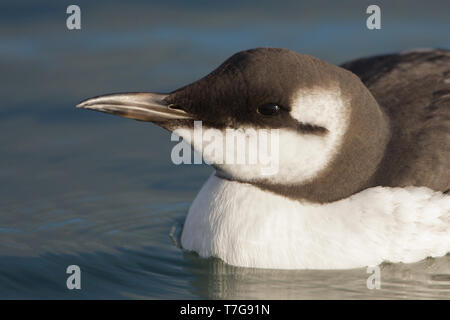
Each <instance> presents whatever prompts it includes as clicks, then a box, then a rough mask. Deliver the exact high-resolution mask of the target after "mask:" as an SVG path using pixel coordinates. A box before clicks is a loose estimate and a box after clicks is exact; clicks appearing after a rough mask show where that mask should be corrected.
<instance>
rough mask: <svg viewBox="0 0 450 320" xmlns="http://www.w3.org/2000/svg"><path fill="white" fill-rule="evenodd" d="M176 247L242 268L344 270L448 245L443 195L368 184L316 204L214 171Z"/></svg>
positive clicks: (447, 204) (417, 256)
mask: <svg viewBox="0 0 450 320" xmlns="http://www.w3.org/2000/svg"><path fill="white" fill-rule="evenodd" d="M181 242H182V246H183V247H184V248H185V249H187V250H192V251H196V252H197V253H199V254H200V256H202V257H210V256H214V257H218V258H221V259H222V260H224V261H225V262H227V263H229V264H232V265H235V266H243V267H258V268H277V269H347V268H357V267H363V266H369V265H377V264H379V263H381V262H383V261H391V262H405V263H411V262H415V261H419V260H422V259H424V258H426V257H428V256H433V257H435V256H443V255H445V254H446V253H447V252H449V251H450V196H447V195H444V194H442V193H440V192H434V191H432V190H430V189H428V188H415V187H408V188H382V187H376V188H371V189H367V190H365V191H362V192H360V193H358V194H355V195H353V196H351V197H349V198H347V199H343V200H340V201H337V202H333V203H329V204H324V205H319V204H311V203H307V202H299V201H295V200H290V199H287V198H285V197H283V196H279V195H276V194H273V193H269V192H265V191H262V190H260V189H259V188H257V187H254V186H252V185H250V184H245V183H239V182H232V181H228V180H223V179H220V178H218V177H216V176H215V175H214V174H213V175H212V176H211V177H210V178H209V180H208V181H207V182H206V183H205V185H204V186H203V188H202V189H201V191H200V193H199V194H198V196H197V198H196V199H195V201H194V202H193V204H192V206H191V208H190V209H189V213H188V216H187V218H186V222H185V225H184V229H183V234H182V239H181Z"/></svg>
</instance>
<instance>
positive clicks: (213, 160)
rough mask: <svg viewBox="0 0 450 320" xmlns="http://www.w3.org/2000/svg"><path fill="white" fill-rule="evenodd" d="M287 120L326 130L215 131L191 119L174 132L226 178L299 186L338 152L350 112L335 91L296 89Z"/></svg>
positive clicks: (244, 128) (312, 177)
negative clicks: (321, 131) (187, 124)
mask: <svg viewBox="0 0 450 320" xmlns="http://www.w3.org/2000/svg"><path fill="white" fill-rule="evenodd" d="M291 116H292V117H293V118H295V119H297V120H298V121H299V122H301V123H304V124H309V125H316V126H321V127H325V128H326V129H327V130H328V132H327V133H326V134H323V135H318V134H314V133H304V132H301V131H297V130H294V129H254V128H251V127H243V128H239V129H232V128H226V129H214V128H205V127H202V126H201V121H196V122H195V123H194V128H193V129H192V128H178V129H177V130H174V132H173V133H174V134H176V135H178V136H180V137H182V138H183V139H184V141H185V142H187V143H188V144H190V145H191V146H193V148H194V150H195V151H196V152H197V155H196V156H197V157H198V156H199V155H200V156H201V157H202V158H203V159H204V161H205V162H206V163H207V164H212V165H215V167H217V168H218V169H220V170H221V171H222V172H223V173H225V174H226V175H227V176H228V177H229V178H233V179H236V180H239V181H245V182H258V181H261V182H262V181H269V182H271V183H274V184H284V185H289V184H299V183H304V182H308V181H310V180H312V179H314V177H316V176H317V175H318V174H319V173H320V171H321V170H323V169H324V168H326V166H327V164H328V163H329V162H330V161H331V160H332V159H333V157H334V155H335V154H336V153H337V152H338V150H339V147H340V145H341V143H342V139H343V136H344V134H345V132H346V130H347V126H348V122H349V120H348V119H349V109H348V104H347V103H346V102H345V101H344V100H343V99H342V96H341V92H340V90H339V88H337V89H333V90H331V89H330V90H325V89H314V90H309V91H305V90H301V91H299V93H298V95H297V97H296V99H294V103H293V105H292V111H291ZM172 140H173V141H175V140H174V139H172ZM194 158H195V156H194ZM194 161H195V159H194ZM194 163H199V162H194Z"/></svg>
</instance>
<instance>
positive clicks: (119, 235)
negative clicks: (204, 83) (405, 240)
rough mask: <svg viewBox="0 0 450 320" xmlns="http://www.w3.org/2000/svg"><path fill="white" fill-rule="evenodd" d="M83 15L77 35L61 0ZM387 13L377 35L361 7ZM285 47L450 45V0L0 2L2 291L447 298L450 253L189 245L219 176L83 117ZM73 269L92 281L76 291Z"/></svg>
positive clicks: (149, 132)
mask: <svg viewBox="0 0 450 320" xmlns="http://www.w3.org/2000/svg"><path fill="white" fill-rule="evenodd" d="M71 4H77V5H78V6H79V7H80V8H81V27H82V29H81V30H68V29H67V27H66V19H67V17H68V14H66V8H67V7H68V6H69V5H71ZM370 4H377V5H379V6H380V8H381V26H382V29H381V30H368V29H367V28H366V19H367V17H368V16H369V15H368V14H366V8H367V7H368V5H370ZM254 47H282V48H287V49H291V50H295V51H298V52H302V53H307V54H310V55H313V56H316V57H318V58H321V59H323V60H326V61H328V62H330V63H334V64H340V63H343V62H345V61H348V60H351V59H355V58H360V57H364V56H370V55H376V54H383V53H391V52H397V51H403V50H409V49H413V48H438V47H439V48H447V49H449V48H450V2H449V1H435V0H433V1H395V2H394V1H376V2H372V1H323V0H315V1H268V0H260V1H243V0H239V1H238V0H236V1H235V0H230V1H220V2H219V1H206V0H202V1H181V0H175V1H174V0H171V1H167V0H166V1H137V0H134V1H126V2H125V1H81V0H79V1H76V2H69V1H44V0H41V1H36V0H27V1H26V0H24V1H8V0H6V1H2V2H1V3H0V70H1V78H0V98H1V100H0V298H3V299H5V298H6V299H9V298H33V299H46V298H61V299H66V298H67V299H71V298H88V299H90V298H172V299H173V298H188V299H199V298H200V299H208V298H219V299H220V298H228V299H233V298H239V299H247V298H249V299H251V298H253V299H258V298H265V299H277V298H279V299H301V298H322V299H327V298H355V297H357V298H410V297H415V298H422V297H425V298H429V297H434V298H449V297H450V274H449V271H448V265H449V262H450V259H449V256H447V257H444V258H440V259H429V260H426V261H423V262H421V263H419V264H415V265H390V264H386V265H383V270H382V276H383V281H384V282H383V283H382V289H381V290H368V289H367V287H366V279H367V277H368V275H367V274H366V272H365V270H349V271H320V272H318V271H272V270H258V269H243V268H235V267H231V266H228V265H225V264H224V263H222V262H221V261H220V260H217V259H201V258H199V257H198V256H197V255H195V254H192V253H188V252H184V251H183V250H182V249H181V248H180V247H179V235H180V231H181V228H182V223H183V221H184V217H185V215H186V213H187V209H188V207H189V204H190V202H191V201H192V200H193V198H194V197H195V195H196V193H197V192H198V190H199V189H200V187H201V185H202V184H203V182H204V181H205V180H206V178H207V177H208V175H209V174H210V173H211V172H212V169H211V168H209V167H207V166H204V165H201V166H200V165H195V166H193V165H190V166H187V165H186V166H176V165H174V164H172V162H171V161H170V150H171V148H172V147H173V145H174V142H171V141H170V135H169V133H167V132H165V131H164V130H162V129H160V128H158V127H156V126H154V125H152V124H149V123H140V122H136V121H131V120H126V119H121V118H115V117H112V116H108V115H105V114H100V113H95V112H89V111H86V110H77V109H75V105H76V104H77V103H78V102H79V101H81V100H83V99H85V98H88V97H91V96H96V95H100V94H105V93H111V92H121V91H157V92H168V91H172V90H174V89H177V88H178V87H181V86H183V85H185V84H187V83H190V82H193V81H195V80H197V79H199V78H201V77H202V76H204V75H206V74H207V73H209V72H210V71H212V69H214V68H215V67H217V66H218V65H219V64H220V63H221V62H223V60H225V59H226V58H227V57H229V56H230V55H232V54H233V53H235V52H237V51H240V50H245V49H249V48H254ZM71 264H76V265H79V266H80V268H81V270H82V289H81V290H73V291H70V290H68V289H67V288H66V278H67V277H68V275H67V274H66V268H67V266H69V265H71Z"/></svg>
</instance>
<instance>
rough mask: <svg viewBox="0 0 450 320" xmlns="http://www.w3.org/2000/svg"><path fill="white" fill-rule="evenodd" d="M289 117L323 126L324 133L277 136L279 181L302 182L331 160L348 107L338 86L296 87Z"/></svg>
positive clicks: (310, 178)
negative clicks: (297, 88)
mask: <svg viewBox="0 0 450 320" xmlns="http://www.w3.org/2000/svg"><path fill="white" fill-rule="evenodd" d="M290 114H291V117H293V118H294V119H296V120H297V121H299V122H301V123H304V124H310V125H316V126H321V127H324V128H326V129H327V130H328V132H327V133H326V134H325V135H316V134H305V133H301V132H294V131H288V132H286V131H283V132H282V134H281V136H280V141H281V142H280V146H281V148H280V172H279V174H278V176H277V177H276V178H277V179H276V180H279V182H282V181H288V182H291V183H302V182H307V181H309V180H312V179H313V178H314V177H316V176H317V175H318V174H319V173H320V172H321V171H322V170H323V169H325V168H326V167H327V165H328V164H329V163H330V162H331V161H332V160H333V158H334V156H335V155H336V154H337V152H338V151H339V149H340V146H341V144H342V143H343V137H344V134H345V132H346V131H347V128H348V124H349V118H350V106H349V103H348V101H345V100H344V99H343V96H342V94H341V91H340V89H339V87H336V88H330V89H323V88H315V89H309V90H303V89H301V90H299V91H298V93H297V95H296V97H295V98H294V102H293V104H292V110H291V113H290Z"/></svg>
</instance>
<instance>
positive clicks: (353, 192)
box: [77, 48, 450, 269]
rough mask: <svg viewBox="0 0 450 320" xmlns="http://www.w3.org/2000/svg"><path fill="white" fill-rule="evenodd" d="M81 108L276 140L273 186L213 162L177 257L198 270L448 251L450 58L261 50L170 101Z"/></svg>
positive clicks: (119, 97)
mask: <svg viewBox="0 0 450 320" xmlns="http://www.w3.org/2000/svg"><path fill="white" fill-rule="evenodd" d="M77 107H80V108H85V109H91V110H96V111H102V112H106V113H110V114H114V115H119V116H122V117H125V118H130V119H135V120H141V121H150V122H153V123H155V124H157V125H159V126H161V127H163V128H165V129H168V130H170V131H175V130H178V129H180V128H182V129H183V130H184V131H183V132H187V133H189V132H192V130H193V122H194V120H201V121H202V124H203V126H204V127H206V128H211V129H214V130H217V131H219V132H225V131H226V130H231V131H234V133H236V134H237V135H239V134H242V129H245V128H254V129H256V130H260V129H278V132H279V141H280V143H279V150H278V151H279V169H278V171H277V173H276V174H275V175H272V176H266V175H261V171H260V170H258V169H260V168H258V166H257V165H252V166H250V165H245V164H244V165H243V164H241V165H236V164H223V163H214V159H205V160H209V162H210V163H212V165H213V166H214V168H215V169H216V171H215V172H214V173H213V174H212V175H211V177H210V178H209V179H208V181H207V182H206V184H205V185H204V186H203V187H202V189H201V191H200V193H199V194H198V195H197V197H196V199H195V200H194V202H193V203H192V205H191V207H190V209H189V212H188V215H187V218H186V222H185V224H184V228H183V232H182V237H181V242H182V246H183V248H185V249H187V250H192V251H195V252H197V253H198V254H199V255H200V256H202V257H209V256H215V257H218V258H221V259H223V260H224V261H225V262H227V263H229V264H232V265H236V266H244V267H259V268H280V269H345V268H357V267H363V266H368V265H377V264H379V263H381V262H383V261H391V262H405V263H409V262H415V261H419V260H421V259H424V258H426V257H428V256H432V257H438V256H443V255H445V254H446V253H447V252H449V251H450V196H449V195H448V192H449V188H450V166H449V159H450V51H447V50H426V51H423V50H421V51H411V52H406V53H399V54H390V55H383V56H376V57H370V58H364V59H359V60H355V61H352V62H349V63H345V64H343V65H342V66H341V67H338V66H334V65H331V64H328V63H326V62H324V61H321V60H319V59H317V58H314V57H311V56H308V55H304V54H298V53H296V52H293V51H290V50H286V49H276V48H257V49H251V50H247V51H242V52H239V53H236V54H235V55H233V56H232V57H230V58H229V59H228V60H226V61H225V62H224V63H223V64H222V65H220V66H219V67H218V68H217V69H216V70H214V71H213V72H212V73H210V74H209V75H207V76H206V77H204V78H202V79H200V80H198V81H196V82H194V83H191V84H189V85H187V86H184V87H182V88H180V89H177V90H175V91H173V92H171V93H168V94H161V93H119V94H109V95H104V96H99V97H95V98H91V99H88V100H85V101H83V102H81V103H80V104H79V105H78V106H77ZM181 136H182V137H183V138H185V140H187V141H188V142H190V143H191V144H193V147H194V149H195V148H197V147H198V146H196V145H195V143H194V142H193V141H191V140H189V139H190V138H189V135H188V134H186V136H183V134H181ZM228 151H229V150H225V152H228Z"/></svg>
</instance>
